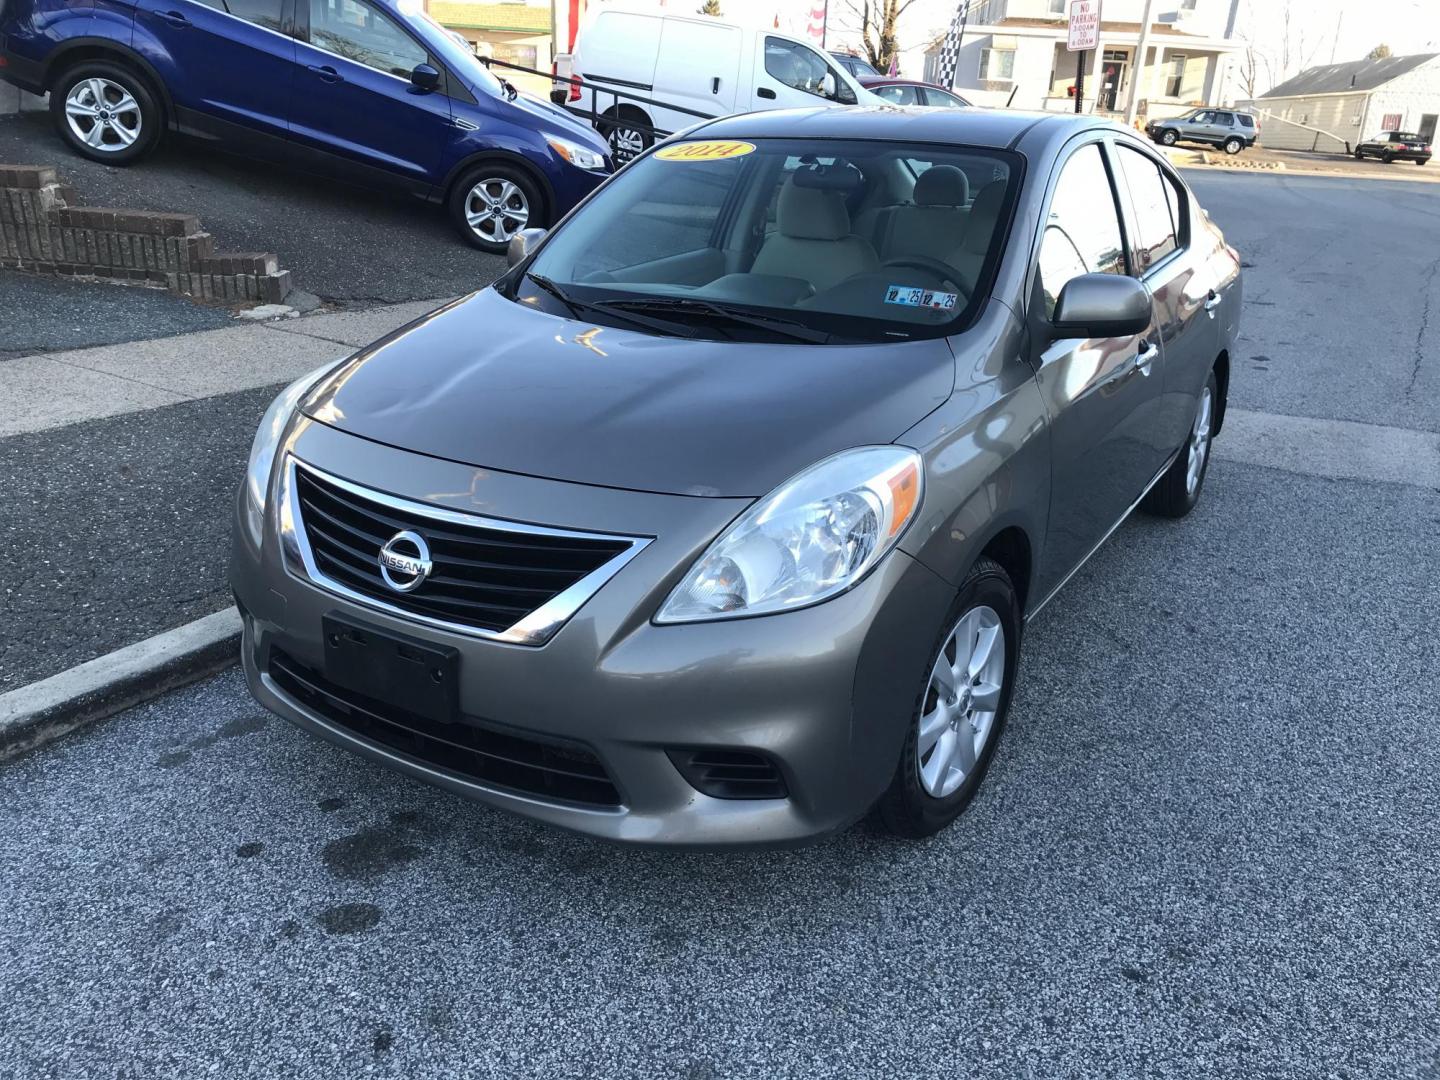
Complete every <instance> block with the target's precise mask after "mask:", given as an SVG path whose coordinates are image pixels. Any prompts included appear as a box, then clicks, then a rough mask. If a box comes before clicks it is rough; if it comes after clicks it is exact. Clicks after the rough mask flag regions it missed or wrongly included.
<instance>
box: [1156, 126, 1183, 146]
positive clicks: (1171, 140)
mask: <svg viewBox="0 0 1440 1080" xmlns="http://www.w3.org/2000/svg"><path fill="white" fill-rule="evenodd" d="M1179 141H1180V136H1178V135H1176V134H1175V132H1173V131H1171V130H1170V129H1169V128H1166V129H1165V130H1164V131H1162V132H1160V143H1161V145H1162V146H1174V145H1175V144H1176V143H1177V142H1179Z"/></svg>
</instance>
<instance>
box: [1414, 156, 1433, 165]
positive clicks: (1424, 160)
mask: <svg viewBox="0 0 1440 1080" xmlns="http://www.w3.org/2000/svg"><path fill="white" fill-rule="evenodd" d="M1415 164H1416V165H1428V164H1430V159H1429V158H1428V157H1421V158H1416V159H1415Z"/></svg>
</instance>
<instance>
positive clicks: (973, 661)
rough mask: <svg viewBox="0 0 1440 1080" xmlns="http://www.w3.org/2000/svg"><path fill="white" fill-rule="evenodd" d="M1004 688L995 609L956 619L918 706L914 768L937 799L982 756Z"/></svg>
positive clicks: (1000, 627)
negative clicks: (917, 733)
mask: <svg viewBox="0 0 1440 1080" xmlns="http://www.w3.org/2000/svg"><path fill="white" fill-rule="evenodd" d="M1004 686H1005V628H1004V626H1003V625H1002V624H1001V622H1000V616H999V614H998V613H997V612H996V611H995V609H994V608H991V607H987V606H984V605H981V606H979V607H974V608H971V609H970V610H969V611H967V612H965V614H964V615H962V616H960V621H959V622H957V623H956V624H955V627H954V629H952V630H951V631H950V633H949V635H948V636H947V637H946V639H945V644H944V645H943V646H942V647H941V649H940V655H939V656H937V657H936V658H935V663H934V665H933V666H932V667H931V669H930V683H929V685H928V686H927V687H926V688H925V698H924V700H923V701H922V702H921V705H920V718H919V720H918V721H917V723H918V724H919V728H920V730H919V738H918V739H917V740H916V743H915V754H916V757H915V767H916V769H917V771H918V772H919V774H920V784H921V786H922V787H923V788H924V789H925V791H926V792H927V793H928V794H930V795H932V796H934V797H935V798H937V799H943V798H944V797H945V796H947V795H952V794H954V792H955V791H956V790H957V789H958V788H959V787H960V785H961V784H963V783H964V782H965V778H966V777H968V776H970V775H971V774H972V773H973V772H974V771H975V767H976V763H977V762H978V761H979V760H980V756H981V754H982V753H983V752H984V750H985V744H986V742H988V741H989V738H990V732H991V730H992V729H993V728H994V726H995V717H996V714H997V713H998V712H999V711H1000V701H1001V697H1002V695H1003V691H1004Z"/></svg>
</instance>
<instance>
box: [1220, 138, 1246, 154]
mask: <svg viewBox="0 0 1440 1080" xmlns="http://www.w3.org/2000/svg"><path fill="white" fill-rule="evenodd" d="M1244 147H1245V144H1244V143H1243V142H1241V141H1240V140H1239V139H1236V138H1234V137H1231V138H1229V139H1226V140H1225V144H1224V148H1225V153H1227V154H1230V155H1232V156H1233V155H1235V154H1238V153H1239V152H1240V151H1241V150H1242V149H1244Z"/></svg>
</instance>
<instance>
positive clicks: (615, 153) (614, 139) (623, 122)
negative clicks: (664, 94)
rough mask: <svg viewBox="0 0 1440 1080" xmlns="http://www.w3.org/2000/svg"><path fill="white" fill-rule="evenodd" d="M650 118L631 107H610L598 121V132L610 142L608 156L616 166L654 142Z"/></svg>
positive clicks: (629, 159) (643, 150)
mask: <svg viewBox="0 0 1440 1080" xmlns="http://www.w3.org/2000/svg"><path fill="white" fill-rule="evenodd" d="M653 126H654V125H652V124H651V123H650V118H649V117H648V116H646V115H645V113H643V112H641V111H640V110H639V109H636V108H633V107H625V108H620V109H611V110H610V111H609V112H607V113H606V114H605V117H604V118H603V119H602V120H601V121H600V124H599V128H600V134H602V135H604V136H605V141H606V142H607V143H609V144H610V157H611V159H612V160H613V161H614V162H615V165H616V167H617V168H618V167H619V166H621V165H624V164H625V163H626V162H627V161H631V160H633V159H635V158H637V157H639V156H640V155H641V154H643V153H644V152H645V151H646V150H648V149H650V147H651V146H653V145H654V143H655V136H654V135H653V134H652V133H651V131H650V128H651V127H653Z"/></svg>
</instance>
